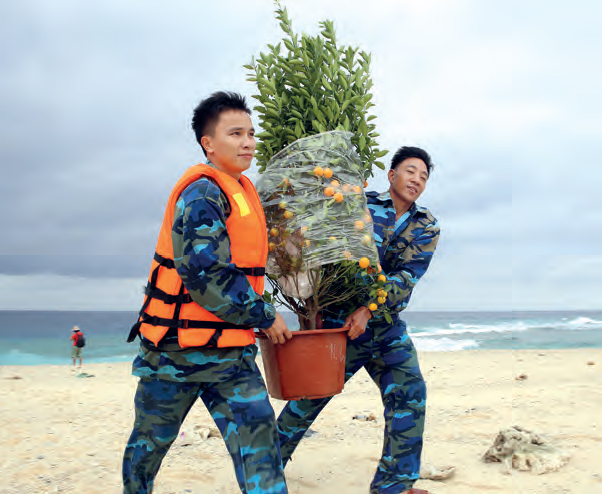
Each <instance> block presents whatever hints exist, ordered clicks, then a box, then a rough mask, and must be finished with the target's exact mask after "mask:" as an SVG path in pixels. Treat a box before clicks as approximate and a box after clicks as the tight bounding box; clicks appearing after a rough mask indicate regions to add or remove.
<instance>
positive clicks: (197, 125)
mask: <svg viewBox="0 0 602 494" xmlns="http://www.w3.org/2000/svg"><path fill="white" fill-rule="evenodd" d="M227 110H240V111H244V112H246V113H248V114H249V115H250V114H251V110H250V109H249V107H248V106H247V101H246V100H245V97H244V96H242V95H240V94H238V93H233V92H230V91H218V92H217V93H213V94H212V95H211V96H209V97H208V98H206V99H204V100H203V101H201V102H200V103H199V106H197V107H196V108H195V109H194V114H193V116H192V130H194V134H195V135H196V140H197V142H198V143H199V145H200V146H201V147H202V148H203V145H202V144H201V138H202V137H203V136H204V135H212V134H213V132H214V131H215V125H216V123H217V120H218V118H219V115H220V113H221V112H223V111H227ZM203 153H205V156H207V151H205V148H203Z"/></svg>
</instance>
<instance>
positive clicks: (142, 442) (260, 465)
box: [123, 355, 287, 494]
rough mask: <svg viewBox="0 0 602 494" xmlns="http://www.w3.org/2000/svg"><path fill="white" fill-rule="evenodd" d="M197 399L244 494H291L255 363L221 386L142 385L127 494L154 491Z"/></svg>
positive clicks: (127, 460)
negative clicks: (223, 446) (210, 419)
mask: <svg viewBox="0 0 602 494" xmlns="http://www.w3.org/2000/svg"><path fill="white" fill-rule="evenodd" d="M252 357H254V355H252V356H250V357H247V358H252ZM197 398H201V400H203V403H204V404H205V406H206V407H207V409H208V410H209V412H210V413H211V416H212V417H213V420H214V421H215V424H216V425H217V427H218V428H219V430H220V432H221V434H222V437H223V438H224V441H225V443H226V446H227V448H228V452H229V453H230V456H231V457H232V461H233V463H234V470H235V473H236V479H237V481H238V484H239V486H240V489H241V491H242V492H243V493H244V494H286V493H287V488H286V483H285V480H284V474H283V471H282V460H281V457H280V449H279V446H278V435H277V432H276V417H275V415H274V410H273V408H272V406H271V404H270V402H269V400H268V396H267V392H266V388H265V383H264V381H263V378H262V377H261V374H260V373H259V370H258V368H257V367H256V366H255V362H254V361H253V362H247V363H246V365H245V362H243V365H241V368H240V370H239V372H238V373H237V374H236V375H235V377H234V378H229V379H227V380H225V381H220V382H176V381H168V380H163V379H146V378H141V379H140V380H139V382H138V388H137V390H136V395H135V398H134V404H135V410H136V417H135V422H134V429H133V432H132V434H131V436H130V439H129V441H128V444H127V446H126V450H125V454H124V458H123V485H124V493H125V494H146V493H151V492H152V489H153V482H154V479H155V476H156V475H157V472H158V471H159V467H160V466H161V462H162V461H163V458H164V456H165V455H166V453H167V451H168V450H169V448H170V446H171V444H172V443H173V441H174V440H175V439H176V437H177V435H178V433H179V430H180V426H181V425H182V422H183V421H184V419H185V418H186V415H187V414H188V412H189V411H190V409H191V408H192V406H193V405H194V403H195V401H196V400H197Z"/></svg>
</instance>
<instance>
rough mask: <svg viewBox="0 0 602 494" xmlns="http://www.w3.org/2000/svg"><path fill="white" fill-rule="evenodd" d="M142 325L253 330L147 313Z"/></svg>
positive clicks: (241, 326)
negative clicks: (167, 317)
mask: <svg viewBox="0 0 602 494" xmlns="http://www.w3.org/2000/svg"><path fill="white" fill-rule="evenodd" d="M140 323H141V324H150V325H151V326H165V327H168V328H182V329H188V328H194V329H200V328H202V329H218V330H224V329H252V327H251V326H247V325H245V324H232V323H229V322H226V321H191V320H189V319H178V320H174V319H166V318H164V317H157V316H150V315H148V314H147V313H144V314H142V319H141V321H140Z"/></svg>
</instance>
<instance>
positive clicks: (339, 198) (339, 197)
mask: <svg viewBox="0 0 602 494" xmlns="http://www.w3.org/2000/svg"><path fill="white" fill-rule="evenodd" d="M334 200H335V201H337V202H343V194H341V193H340V192H337V193H336V194H335V195H334Z"/></svg>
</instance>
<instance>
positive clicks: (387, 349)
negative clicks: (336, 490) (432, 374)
mask: <svg viewBox="0 0 602 494" xmlns="http://www.w3.org/2000/svg"><path fill="white" fill-rule="evenodd" d="M324 327H336V326H333V325H332V324H328V325H327V324H325V325H324ZM339 327H340V325H339ZM362 367H364V368H365V369H366V370H367V371H368V374H369V375H370V377H371V378H372V380H373V381H374V382H375V383H376V384H377V386H378V387H379V388H380V394H381V398H382V402H383V405H384V419H385V436H384V444H383V450H382V456H381V459H380V461H379V464H378V467H377V470H376V474H375V476H374V479H373V480H372V483H371V485H370V493H371V494H376V493H378V494H393V493H395V494H398V493H401V492H404V491H406V490H407V489H410V488H411V487H412V485H413V484H414V483H415V482H416V481H417V480H418V478H419V476H420V455H421V452H422V436H423V431H424V418H425V405H426V385H425V382H424V379H423V377H422V374H421V372H420V368H419V366H418V357H417V355H416V350H415V348H414V344H413V343H412V340H411V339H410V337H409V336H408V334H407V332H406V327H405V323H404V322H403V321H399V320H398V321H396V322H394V323H393V324H392V325H388V326H380V327H370V326H368V328H367V329H366V332H365V333H364V334H363V335H362V336H360V337H359V338H357V339H355V340H349V339H348V340H347V355H346V362H345V380H346V381H347V380H349V379H350V378H351V377H352V376H353V375H354V374H355V373H356V372H357V371H359V370H360V369H361V368H362ZM331 399H332V397H328V398H320V399H316V400H308V399H304V400H299V401H290V402H289V403H287V405H286V407H285V408H284V409H283V410H282V413H281V414H280V416H279V417H278V422H277V424H278V434H279V436H280V449H281V451H282V461H283V463H284V465H286V463H287V462H288V460H290V458H291V456H292V454H293V452H294V451H295V448H296V447H297V445H298V444H299V442H300V441H301V439H302V438H303V435H304V434H305V432H306V431H307V429H309V427H310V426H311V424H312V423H313V421H314V420H315V419H316V418H317V417H318V414H319V413H320V412H321V411H322V409H323V408H324V407H325V406H326V405H327V404H328V402H329V401H330V400H331Z"/></svg>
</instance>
